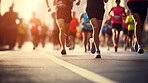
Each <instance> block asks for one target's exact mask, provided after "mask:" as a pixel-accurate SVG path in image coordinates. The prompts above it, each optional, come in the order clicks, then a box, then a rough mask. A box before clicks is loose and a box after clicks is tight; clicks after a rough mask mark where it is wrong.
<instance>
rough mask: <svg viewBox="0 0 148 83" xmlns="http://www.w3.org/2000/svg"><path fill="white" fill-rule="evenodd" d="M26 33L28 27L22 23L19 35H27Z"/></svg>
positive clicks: (19, 27) (19, 26)
mask: <svg viewBox="0 0 148 83" xmlns="http://www.w3.org/2000/svg"><path fill="white" fill-rule="evenodd" d="M25 32H26V25H25V24H24V23H20V24H19V25H18V33H19V34H25Z"/></svg>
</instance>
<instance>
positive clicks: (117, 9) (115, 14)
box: [111, 6, 123, 24]
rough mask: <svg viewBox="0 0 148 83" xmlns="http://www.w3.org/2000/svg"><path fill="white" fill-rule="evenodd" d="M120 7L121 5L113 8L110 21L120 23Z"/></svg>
mask: <svg viewBox="0 0 148 83" xmlns="http://www.w3.org/2000/svg"><path fill="white" fill-rule="evenodd" d="M122 13H123V12H122V9H121V6H119V7H114V10H113V16H112V21H111V22H112V23H118V24H122V17H121V16H120V14H122Z"/></svg>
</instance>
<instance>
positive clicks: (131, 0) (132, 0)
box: [128, 0, 148, 2]
mask: <svg viewBox="0 0 148 83" xmlns="http://www.w3.org/2000/svg"><path fill="white" fill-rule="evenodd" d="M129 1H148V0H128V2H129Z"/></svg>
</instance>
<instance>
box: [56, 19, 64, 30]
mask: <svg viewBox="0 0 148 83" xmlns="http://www.w3.org/2000/svg"><path fill="white" fill-rule="evenodd" d="M56 21H57V25H58V27H59V29H64V27H65V22H64V19H62V18H60V19H57V20H56Z"/></svg>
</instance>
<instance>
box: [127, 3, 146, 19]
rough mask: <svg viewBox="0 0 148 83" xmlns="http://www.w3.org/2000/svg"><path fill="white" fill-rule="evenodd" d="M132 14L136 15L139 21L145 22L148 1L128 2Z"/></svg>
mask: <svg viewBox="0 0 148 83" xmlns="http://www.w3.org/2000/svg"><path fill="white" fill-rule="evenodd" d="M127 5H128V7H129V9H130V10H131V12H132V14H134V13H138V14H139V16H140V19H141V20H145V19H146V16H147V8H148V1H130V2H128V3H127Z"/></svg>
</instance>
